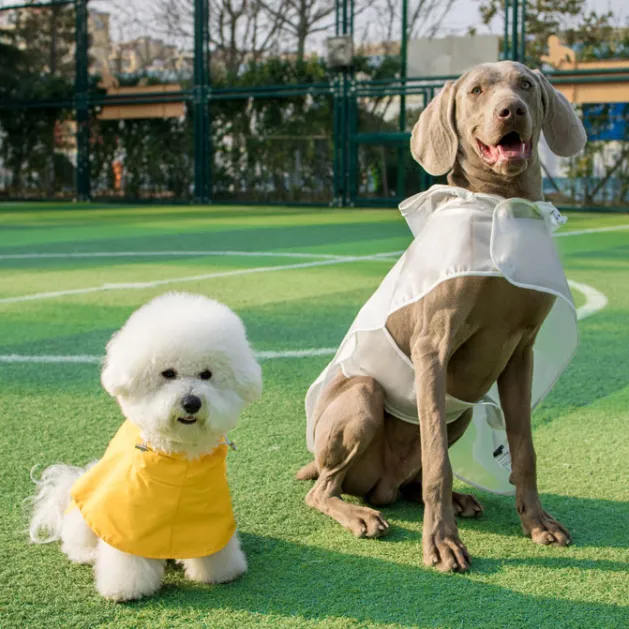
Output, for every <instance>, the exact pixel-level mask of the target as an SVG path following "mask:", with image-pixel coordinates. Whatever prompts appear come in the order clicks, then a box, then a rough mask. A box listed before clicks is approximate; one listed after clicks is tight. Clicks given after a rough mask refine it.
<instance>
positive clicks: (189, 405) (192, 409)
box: [181, 395, 201, 413]
mask: <svg viewBox="0 0 629 629" xmlns="http://www.w3.org/2000/svg"><path fill="white" fill-rule="evenodd" d="M181 406H183V408H184V410H185V411H186V413H196V412H197V411H198V410H199V409H200V408H201V399H200V398H198V397H197V396H196V395H186V396H185V397H184V398H183V400H181Z"/></svg>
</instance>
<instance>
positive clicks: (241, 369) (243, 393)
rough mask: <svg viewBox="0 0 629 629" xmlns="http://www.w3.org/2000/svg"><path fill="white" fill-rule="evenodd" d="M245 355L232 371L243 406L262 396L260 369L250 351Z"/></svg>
mask: <svg viewBox="0 0 629 629" xmlns="http://www.w3.org/2000/svg"><path fill="white" fill-rule="evenodd" d="M247 354H248V355H247V356H246V357H243V358H244V359H243V360H242V362H241V363H239V364H235V365H234V366H233V369H234V376H235V379H236V390H237V392H238V395H239V396H240V397H241V399H242V400H243V401H244V402H245V404H251V403H252V402H255V401H256V400H257V399H259V398H260V396H261V395H262V369H261V368H260V365H258V363H257V361H256V359H255V357H254V355H253V352H252V351H251V350H250V349H249V351H248V352H247Z"/></svg>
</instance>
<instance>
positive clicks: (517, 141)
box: [476, 131, 532, 165]
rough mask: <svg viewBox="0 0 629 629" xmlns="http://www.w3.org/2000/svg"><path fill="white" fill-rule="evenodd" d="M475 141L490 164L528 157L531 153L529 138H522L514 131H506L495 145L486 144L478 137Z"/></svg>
mask: <svg viewBox="0 0 629 629" xmlns="http://www.w3.org/2000/svg"><path fill="white" fill-rule="evenodd" d="M476 142H478V148H479V150H480V153H481V155H482V157H483V159H484V160H485V161H486V162H487V163H488V164H490V165H492V164H496V163H497V162H500V161H502V162H511V161H518V160H523V159H528V158H529V157H531V154H532V150H531V140H526V141H525V140H523V139H522V138H521V136H520V134H519V133H517V132H516V131H511V132H510V133H507V135H505V136H503V137H502V138H501V139H500V141H499V142H498V144H496V145H495V146H488V145H487V144H485V143H484V142H481V141H480V140H479V139H478V138H477V139H476Z"/></svg>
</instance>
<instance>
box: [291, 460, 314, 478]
mask: <svg viewBox="0 0 629 629" xmlns="http://www.w3.org/2000/svg"><path fill="white" fill-rule="evenodd" d="M295 478H296V479H297V480H316V479H317V478H319V470H318V468H317V462H316V461H311V462H310V463H308V464H307V465H304V466H303V467H302V468H301V469H300V470H299V472H297V474H296V475H295Z"/></svg>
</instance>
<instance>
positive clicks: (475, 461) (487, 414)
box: [306, 186, 578, 494]
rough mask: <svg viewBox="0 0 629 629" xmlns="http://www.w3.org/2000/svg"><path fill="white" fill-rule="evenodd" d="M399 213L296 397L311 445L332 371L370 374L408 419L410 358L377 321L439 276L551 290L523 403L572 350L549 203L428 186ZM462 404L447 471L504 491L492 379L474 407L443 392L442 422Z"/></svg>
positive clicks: (501, 431)
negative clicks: (332, 340)
mask: <svg viewBox="0 0 629 629" xmlns="http://www.w3.org/2000/svg"><path fill="white" fill-rule="evenodd" d="M400 210H401V212H402V215H403V216H404V218H405V219H406V222H407V223H408V226H409V227H410V229H411V231H412V233H413V236H414V239H413V242H412V243H411V244H410V246H409V247H408V249H407V250H406V252H405V253H404V254H403V255H402V257H401V258H400V259H399V260H398V262H397V263H396V264H395V266H394V267H393V268H392V269H391V271H389V273H388V274H387V276H386V277H385V278H384V280H383V281H382V283H381V284H380V286H379V287H378V289H377V290H376V292H375V293H374V294H373V295H372V296H371V298H370V299H369V300H368V301H367V303H366V304H365V305H364V306H363V307H362V309H361V310H360V312H359V313H358V315H357V317H356V319H355V320H354V323H353V324H352V326H351V328H350V329H349V331H348V333H347V335H346V336H345V338H344V339H343V341H342V342H341V345H340V347H339V349H338V351H337V353H336V356H335V357H334V358H333V360H332V361H331V362H330V363H329V365H328V366H327V367H326V368H325V369H324V371H323V372H322V373H321V375H320V376H319V377H318V378H317V380H316V381H315V382H314V383H313V384H312V386H311V387H310V389H309V390H308V393H307V395H306V414H307V418H308V425H307V441H308V447H309V449H310V450H311V451H312V450H313V446H314V431H315V425H314V420H315V418H314V409H315V405H316V403H317V399H318V398H319V395H320V394H321V391H322V390H323V387H324V385H325V384H326V383H327V382H329V381H330V380H331V379H332V378H333V377H334V376H335V375H336V374H337V373H338V371H339V370H342V371H343V373H344V374H345V375H346V376H347V377H351V376H357V375H368V376H371V377H373V378H374V379H375V380H377V381H378V382H379V383H380V385H381V386H382V388H383V390H384V395H385V407H386V409H387V411H388V412H389V413H391V415H393V416H394V417H397V418H399V419H401V420H403V421H407V422H412V423H415V424H417V423H418V417H417V400H416V395H415V384H414V382H415V374H414V369H413V365H412V363H411V361H410V359H409V358H408V357H407V356H406V355H405V354H404V353H403V352H402V351H401V350H400V349H399V348H398V347H397V345H396V344H395V342H394V341H393V339H392V338H391V336H390V335H389V333H388V332H387V330H386V327H385V325H386V321H387V318H388V317H389V316H390V315H391V314H392V313H393V312H395V311H397V310H399V309H400V308H402V307H404V306H406V305H408V304H412V303H414V302H417V301H419V300H420V299H422V298H423V297H424V296H425V295H427V294H428V293H429V292H430V291H432V290H433V289H434V288H435V287H436V286H438V285H439V284H441V282H444V281H445V280H448V279H452V278H454V277H461V276H465V275H470V276H494V277H504V278H506V279H507V280H508V281H509V282H511V283H512V284H514V285H516V286H519V287H522V288H528V289H532V290H536V291H540V292H544V293H550V294H552V295H555V296H556V297H557V299H556V300H555V304H554V306H553V308H552V310H551V312H550V314H549V315H548V317H547V319H546V321H545V322H544V324H543V326H542V328H541V330H540V332H539V334H538V337H537V340H536V343H535V347H534V370H533V389H532V402H533V406H535V405H536V404H538V403H539V402H540V401H541V400H542V399H543V398H544V397H545V396H546V394H547V393H548V392H549V391H550V389H551V388H552V387H553V385H554V384H555V382H556V380H557V379H558V378H559V376H560V375H561V373H562V372H563V370H564V369H565V368H566V367H567V365H568V363H569V362H570V360H571V358H572V356H573V355H574V352H575V350H576V346H577V340H578V336H577V326H576V312H575V308H574V303H573V301H572V294H571V293H570V288H569V287H568V282H567V280H566V276H565V274H564V272H563V268H562V266H561V262H560V260H559V256H558V254H557V250H556V248H555V244H554V241H553V239H552V236H551V234H552V231H553V230H554V229H555V228H556V227H558V226H559V225H560V224H562V223H563V222H565V218H564V217H563V216H561V214H559V212H558V210H557V209H556V208H555V207H554V206H552V205H551V204H550V203H545V202H538V203H532V202H530V201H526V200H524V199H503V198H502V197H499V196H495V195H487V194H475V193H471V192H469V191H467V190H464V189H462V188H455V187H451V186H433V187H432V188H431V189H430V190H428V191H426V192H423V193H421V194H418V195H415V196H413V197H411V198H409V199H406V200H405V201H403V202H402V203H401V204H400ZM497 306H499V304H497ZM468 408H473V409H474V412H473V418H472V421H471V423H470V426H469V428H468V429H467V431H466V432H465V434H464V435H463V437H462V438H461V439H460V440H459V441H458V442H457V443H456V444H455V445H454V446H452V448H450V460H451V462H452V467H453V470H454V473H455V475H456V476H457V477H458V478H459V479H461V480H463V481H465V482H467V483H469V484H471V485H474V486H476V487H479V488H481V489H485V490H487V491H491V492H493V493H499V494H512V493H513V491H514V488H513V486H512V485H511V484H510V483H509V474H510V472H511V462H510V457H509V449H508V444H507V438H506V432H505V423H504V416H503V414H502V410H501V408H500V400H499V396H498V391H497V385H496V384H495V383H494V386H493V387H492V388H491V390H490V391H489V393H488V394H487V395H486V396H485V397H484V398H483V399H482V400H479V401H478V402H477V403H475V404H473V403H468V402H463V401H461V400H457V399H455V398H452V397H451V396H447V399H446V419H447V421H448V422H452V421H454V420H455V419H457V418H458V417H460V416H461V414H462V413H463V412H464V411H465V410H466V409H468Z"/></svg>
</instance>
